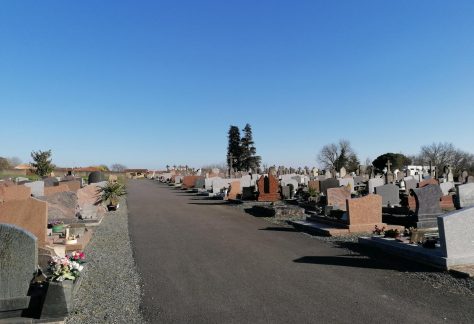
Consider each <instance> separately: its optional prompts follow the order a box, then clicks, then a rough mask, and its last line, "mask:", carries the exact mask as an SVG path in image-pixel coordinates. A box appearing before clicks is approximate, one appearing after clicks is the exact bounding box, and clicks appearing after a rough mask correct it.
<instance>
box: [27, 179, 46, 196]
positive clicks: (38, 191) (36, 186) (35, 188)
mask: <svg viewBox="0 0 474 324" xmlns="http://www.w3.org/2000/svg"><path fill="white" fill-rule="evenodd" d="M25 187H29V188H30V189H31V194H32V195H33V196H34V197H41V196H44V182H43V181H33V182H28V183H25Z"/></svg>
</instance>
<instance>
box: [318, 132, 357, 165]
mask: <svg viewBox="0 0 474 324" xmlns="http://www.w3.org/2000/svg"><path fill="white" fill-rule="evenodd" d="M318 161H319V162H320V163H321V164H322V166H323V167H324V168H325V169H330V170H339V169H340V168H342V167H345V168H346V169H348V168H349V169H350V170H348V171H355V170H352V169H354V166H355V165H356V164H357V165H358V164H359V161H358V159H357V155H356V154H355V152H354V150H353V149H352V146H351V143H350V142H349V141H348V140H344V139H342V140H340V141H339V143H337V144H336V143H331V144H327V145H324V146H323V148H322V149H321V151H320V152H319V154H318ZM356 169H357V167H356Z"/></svg>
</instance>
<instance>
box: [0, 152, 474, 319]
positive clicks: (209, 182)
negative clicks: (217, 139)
mask: <svg viewBox="0 0 474 324" xmlns="http://www.w3.org/2000/svg"><path fill="white" fill-rule="evenodd" d="M228 158H229V165H230V166H231V165H232V163H233V162H235V161H236V159H235V155H232V154H230V153H229V154H228ZM230 166H229V168H228V169H227V170H226V169H220V168H217V167H214V168H200V169H194V168H190V167H188V166H185V167H167V168H166V170H154V171H149V170H146V169H128V170H124V171H123V172H121V173H109V174H108V173H106V172H102V171H99V170H95V169H90V170H89V172H88V173H87V175H84V173H83V172H84V171H81V172H82V173H81V176H77V175H75V172H74V169H64V171H65V173H64V174H63V175H62V176H58V175H59V174H60V172H62V171H59V172H58V171H56V174H55V173H54V172H53V171H50V172H48V174H46V175H43V176H41V177H34V178H28V177H27V176H24V177H22V176H18V177H15V178H13V177H9V178H4V179H2V180H0V242H1V243H2V244H1V246H0V255H1V256H2V257H1V258H0V270H1V271H0V284H1V286H0V287H1V289H0V293H1V298H0V320H2V319H11V320H17V319H19V318H30V319H34V320H37V321H41V322H52V321H62V320H64V319H65V318H66V317H68V316H69V315H70V314H71V312H72V311H73V310H74V309H75V304H74V303H75V301H77V298H76V297H77V296H78V294H79V291H80V287H81V286H83V285H84V284H90V282H89V283H87V281H86V282H83V280H84V279H83V277H82V276H81V273H83V272H84V271H85V270H87V269H88V258H87V254H86V253H84V251H85V250H86V249H87V247H88V245H89V244H90V242H91V241H92V240H93V239H96V240H97V239H98V238H97V236H96V235H97V234H96V233H100V231H101V226H102V223H103V222H104V219H108V217H114V215H118V214H114V213H117V212H121V211H122V210H123V209H124V208H126V207H125V205H126V203H125V200H123V199H124V198H123V196H124V195H125V194H126V191H125V188H124V185H123V183H122V182H123V181H124V180H123V179H125V178H127V179H129V180H127V181H139V182H140V181H148V182H150V183H154V184H159V185H161V186H163V187H165V188H167V190H170V191H173V192H176V193H177V194H184V195H186V196H191V197H193V196H194V197H196V198H194V199H196V200H199V201H209V204H213V203H215V204H218V205H219V206H221V205H222V206H224V208H234V209H238V210H241V211H242V215H243V217H259V218H263V219H265V220H267V221H269V222H271V223H273V224H276V225H279V226H287V227H281V228H288V227H289V226H292V227H293V229H294V230H295V231H300V232H304V233H308V234H310V235H315V236H327V237H341V238H345V237H357V244H359V245H360V246H363V247H368V248H371V249H375V250H378V251H382V253H386V254H388V255H394V256H397V257H399V258H401V259H404V260H408V261H407V262H413V263H423V264H426V265H428V266H430V267H433V268H437V269H440V270H442V271H452V272H453V273H456V274H458V275H459V274H460V275H462V276H474V270H473V269H474V245H473V243H472V242H474V234H473V233H474V232H473V231H471V229H472V228H473V227H474V221H473V220H474V182H473V181H472V179H473V178H471V177H470V176H469V174H468V173H467V172H463V173H461V174H460V175H459V176H458V177H457V178H455V177H454V176H453V175H452V172H451V169H450V167H449V166H447V167H446V168H445V172H444V173H443V174H441V175H440V174H438V173H437V171H436V169H435V168H434V167H433V166H431V167H424V166H407V167H404V168H402V169H398V168H397V169H396V170H394V171H392V170H391V167H392V162H391V161H390V160H387V161H386V163H385V166H384V168H383V169H382V170H380V168H378V169H376V168H375V167H374V166H363V165H359V166H358V168H357V170H356V171H353V172H348V171H347V170H346V169H345V167H341V168H340V169H339V170H337V171H336V170H334V169H326V170H320V169H318V168H316V167H313V168H309V167H304V168H297V169H295V168H286V167H284V166H278V167H276V166H270V167H266V168H260V167H255V166H254V168H253V169H252V168H248V169H247V171H243V170H236V169H234V168H232V167H230ZM119 179H120V181H119ZM121 204H123V205H124V206H123V207H122V208H121V207H120V206H121ZM124 215H125V216H124V217H125V218H124V220H125V221H126V212H125V214H124ZM108 226H111V225H110V223H109V225H108ZM125 239H126V240H127V242H128V238H125ZM18 251H20V253H18ZM20 256H21V257H20ZM129 257H130V258H131V253H130V254H129ZM12 278H14V280H12ZM137 280H138V279H137Z"/></svg>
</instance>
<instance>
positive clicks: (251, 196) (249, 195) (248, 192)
mask: <svg viewBox="0 0 474 324" xmlns="http://www.w3.org/2000/svg"><path fill="white" fill-rule="evenodd" d="M242 200H255V186H251V187H242Z"/></svg>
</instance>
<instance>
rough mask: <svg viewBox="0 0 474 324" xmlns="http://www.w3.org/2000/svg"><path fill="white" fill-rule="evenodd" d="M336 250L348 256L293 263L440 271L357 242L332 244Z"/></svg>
mask: <svg viewBox="0 0 474 324" xmlns="http://www.w3.org/2000/svg"><path fill="white" fill-rule="evenodd" d="M332 243H333V244H334V246H335V247H336V248H341V249H346V250H349V251H350V252H349V254H343V255H340V256H316V255H315V256H304V257H301V258H299V259H295V260H293V262H295V263H307V264H326V265H335V266H342V267H355V268H370V269H385V270H386V269H389V270H397V271H400V272H441V270H439V269H436V268H433V267H430V266H427V265H424V264H421V263H417V262H413V261H412V260H405V259H401V258H398V257H391V256H390V255H388V254H386V253H383V252H382V251H377V250H373V249H370V248H366V247H363V246H361V245H359V244H358V243H357V242H332Z"/></svg>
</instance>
